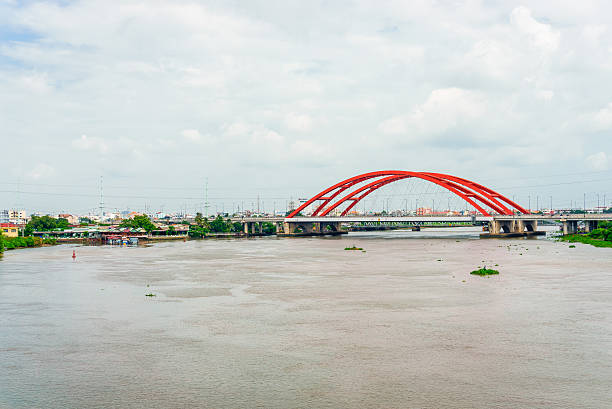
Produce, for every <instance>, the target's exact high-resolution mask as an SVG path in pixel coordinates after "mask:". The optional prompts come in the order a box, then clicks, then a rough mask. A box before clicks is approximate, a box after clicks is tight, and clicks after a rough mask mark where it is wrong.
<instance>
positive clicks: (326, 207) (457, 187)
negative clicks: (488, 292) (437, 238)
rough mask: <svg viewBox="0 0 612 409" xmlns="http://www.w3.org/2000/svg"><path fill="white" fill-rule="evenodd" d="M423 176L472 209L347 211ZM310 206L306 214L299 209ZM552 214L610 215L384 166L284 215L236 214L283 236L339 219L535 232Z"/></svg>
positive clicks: (592, 220)
mask: <svg viewBox="0 0 612 409" xmlns="http://www.w3.org/2000/svg"><path fill="white" fill-rule="evenodd" d="M410 178H415V179H421V180H425V181H427V182H431V183H433V184H435V185H438V186H441V187H442V188H444V189H446V190H448V191H449V192H451V193H453V194H455V195H456V196H458V197H460V198H461V199H463V200H464V201H465V202H467V203H468V204H470V205H471V206H473V207H474V209H476V214H469V215H463V216H448V215H435V216H433V215H425V216H393V217H391V216H384V217H383V216H374V217H371V216H370V217H368V216H349V213H350V212H351V210H352V209H353V208H354V207H355V206H356V205H357V204H358V203H359V202H360V201H361V200H363V199H364V198H366V197H367V196H368V195H370V194H371V193H373V192H375V191H376V190H378V189H380V188H381V187H383V186H387V185H389V184H391V183H394V182H398V181H401V180H405V179H410ZM306 209H311V210H312V212H311V213H310V214H309V215H308V216H303V215H302V212H304V211H305V210H306ZM542 219H549V220H550V219H552V220H561V221H563V222H564V231H566V230H567V231H569V232H571V231H574V230H576V229H577V223H578V221H586V223H587V228H594V227H595V226H596V223H597V220H599V219H601V220H609V219H610V216H609V215H608V216H604V215H601V216H599V215H567V216H563V217H560V216H559V215H556V216H554V217H551V216H541V215H532V214H530V212H529V210H527V209H525V208H523V207H521V206H520V205H518V204H517V203H515V202H513V201H512V200H510V199H508V198H507V197H505V196H503V195H501V194H499V193H497V192H496V191H494V190H492V189H490V188H488V187H486V186H483V185H481V184H479V183H476V182H473V181H471V180H468V179H464V178H460V177H457V176H452V175H447V174H443V173H435V172H411V171H403V170H384V171H376V172H369V173H363V174H361V175H357V176H353V177H351V178H348V179H345V180H343V181H341V182H338V183H336V184H335V185H332V186H330V187H328V188H327V189H325V190H323V191H321V192H320V193H318V194H316V195H315V196H313V197H311V198H310V199H308V200H307V201H306V202H304V203H303V204H302V205H301V206H299V207H298V208H297V209H295V210H294V211H293V212H291V213H290V214H289V215H288V216H287V217H285V218H265V219H264V218H248V219H238V220H239V221H242V222H244V224H245V233H247V234H254V233H257V232H258V231H261V222H263V221H269V222H274V223H276V224H277V231H282V234H284V235H319V234H341V233H344V231H343V230H342V224H348V223H364V222H365V223H369V222H371V223H405V224H412V225H414V226H419V225H422V224H427V223H432V222H438V223H439V222H443V223H466V222H467V223H470V222H471V223H484V224H486V223H488V225H489V231H490V233H492V234H500V233H502V234H513V235H517V234H518V235H522V234H534V233H538V232H537V224H538V220H542Z"/></svg>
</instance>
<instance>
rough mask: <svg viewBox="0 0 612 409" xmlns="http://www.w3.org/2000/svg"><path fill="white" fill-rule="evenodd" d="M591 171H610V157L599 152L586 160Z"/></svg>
mask: <svg viewBox="0 0 612 409" xmlns="http://www.w3.org/2000/svg"><path fill="white" fill-rule="evenodd" d="M586 164H587V166H588V167H589V169H591V170H594V171H603V170H608V156H607V155H606V153H605V152H597V153H594V154H593V155H590V156H588V157H587V158H586Z"/></svg>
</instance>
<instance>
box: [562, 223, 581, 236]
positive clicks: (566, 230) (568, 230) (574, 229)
mask: <svg viewBox="0 0 612 409" xmlns="http://www.w3.org/2000/svg"><path fill="white" fill-rule="evenodd" d="M576 233H578V222H577V221H576V220H563V234H564V235H566V234H576Z"/></svg>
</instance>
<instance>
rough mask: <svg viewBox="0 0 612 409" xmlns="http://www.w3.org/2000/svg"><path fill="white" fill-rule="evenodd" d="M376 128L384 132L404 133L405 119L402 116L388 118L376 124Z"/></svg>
mask: <svg viewBox="0 0 612 409" xmlns="http://www.w3.org/2000/svg"><path fill="white" fill-rule="evenodd" d="M378 129H379V130H380V131H381V132H382V133H385V134H389V135H398V134H403V133H406V131H407V128H406V119H405V118H404V117H402V116H396V117H393V118H389V119H387V120H385V121H383V122H381V123H380V124H379V125H378Z"/></svg>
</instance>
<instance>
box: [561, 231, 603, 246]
mask: <svg viewBox="0 0 612 409" xmlns="http://www.w3.org/2000/svg"><path fill="white" fill-rule="evenodd" d="M559 241H566V242H568V243H583V244H590V245H591V246H595V247H612V241H606V240H600V239H594V238H593V237H589V236H587V235H585V234H568V235H567V236H563V237H559Z"/></svg>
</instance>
